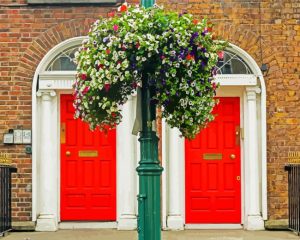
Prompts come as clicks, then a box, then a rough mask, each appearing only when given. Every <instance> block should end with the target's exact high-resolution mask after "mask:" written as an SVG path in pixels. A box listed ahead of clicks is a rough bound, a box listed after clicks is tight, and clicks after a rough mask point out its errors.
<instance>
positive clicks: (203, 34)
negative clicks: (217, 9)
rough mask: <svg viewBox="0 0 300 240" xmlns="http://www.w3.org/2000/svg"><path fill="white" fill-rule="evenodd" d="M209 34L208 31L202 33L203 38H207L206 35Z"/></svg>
mask: <svg viewBox="0 0 300 240" xmlns="http://www.w3.org/2000/svg"><path fill="white" fill-rule="evenodd" d="M207 33H208V31H207V29H205V30H204V31H203V32H202V33H201V35H202V36H203V37H205V35H206V34H207Z"/></svg>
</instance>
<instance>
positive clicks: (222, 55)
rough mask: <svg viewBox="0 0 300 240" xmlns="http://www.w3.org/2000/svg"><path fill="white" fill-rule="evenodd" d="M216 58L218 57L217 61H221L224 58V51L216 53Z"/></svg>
mask: <svg viewBox="0 0 300 240" xmlns="http://www.w3.org/2000/svg"><path fill="white" fill-rule="evenodd" d="M218 57H219V59H223V58H224V51H220V52H218Z"/></svg>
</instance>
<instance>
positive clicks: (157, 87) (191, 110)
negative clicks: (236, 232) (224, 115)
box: [74, 4, 226, 138]
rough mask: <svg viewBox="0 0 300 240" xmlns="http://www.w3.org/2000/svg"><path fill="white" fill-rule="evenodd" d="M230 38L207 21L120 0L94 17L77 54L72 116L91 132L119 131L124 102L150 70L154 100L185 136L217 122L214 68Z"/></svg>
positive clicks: (171, 123) (173, 125) (171, 122)
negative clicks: (224, 37)
mask: <svg viewBox="0 0 300 240" xmlns="http://www.w3.org/2000/svg"><path fill="white" fill-rule="evenodd" d="M225 46H226V43H225V42H223V41H221V40H217V39H215V37H214V34H213V33H212V25H211V23H209V22H208V21H207V20H205V19H204V20H202V21H199V20H196V19H194V18H193V16H192V15H190V14H178V13H174V12H166V11H164V10H163V9H162V8H160V7H158V6H156V5H155V6H154V7H152V8H147V9H145V8H143V7H139V6H128V5H127V4H123V5H122V6H121V7H120V8H119V12H117V13H110V14H109V18H102V19H100V20H97V21H96V22H95V23H94V24H93V25H92V27H91V30H90V32H89V35H88V38H87V39H86V40H84V41H83V43H82V46H81V47H80V49H79V51H78V52H77V53H76V54H75V58H76V63H77V75H76V82H75V84H74V96H75V101H74V106H75V109H76V113H75V117H77V118H78V117H79V118H82V119H83V120H84V121H86V122H88V123H89V124H90V127H91V129H95V128H97V127H99V128H100V130H103V129H105V128H107V126H108V127H110V128H114V127H115V126H116V125H117V124H119V123H120V122H121V119H122V115H121V107H120V106H121V105H123V104H124V103H125V102H126V101H127V99H128V96H129V95H130V94H132V93H133V92H135V91H136V88H137V87H140V86H141V82H142V78H143V77H145V74H147V75H151V76H152V77H151V78H149V79H150V80H149V82H148V84H149V85H150V86H152V87H153V89H154V94H153V97H152V100H151V104H157V105H158V106H160V107H162V116H163V117H165V119H166V122H167V123H168V124H169V125H170V126H171V127H177V128H179V130H180V131H181V132H182V135H183V136H184V137H186V138H194V137H195V135H196V134H197V133H198V132H199V131H200V129H201V128H203V127H205V126H206V125H207V123H208V122H210V121H211V120H213V118H214V117H213V115H212V109H213V107H214V106H215V104H216V100H215V99H214V96H215V91H216V88H217V84H216V83H215V82H214V79H213V76H214V74H215V65H216V64H217V62H218V59H219V58H220V57H222V50H223V49H224V48H225Z"/></svg>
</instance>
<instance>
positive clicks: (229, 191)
mask: <svg viewBox="0 0 300 240" xmlns="http://www.w3.org/2000/svg"><path fill="white" fill-rule="evenodd" d="M214 114H216V118H215V120H214V121H213V122H211V123H210V124H209V126H208V127H207V128H206V129H204V130H202V131H201V132H200V133H199V134H198V135H197V136H196V138H195V139H194V140H191V141H188V140H186V142H185V149H186V150H185V159H186V174H185V175H186V179H185V180H186V181H185V182H186V223H241V182H240V173H241V169H240V168H241V163H240V161H241V159H240V143H239V141H240V139H239V128H240V99H239V98H238V97H226V98H225V97H224V98H220V103H219V104H218V105H217V106H216V107H215V109H214Z"/></svg>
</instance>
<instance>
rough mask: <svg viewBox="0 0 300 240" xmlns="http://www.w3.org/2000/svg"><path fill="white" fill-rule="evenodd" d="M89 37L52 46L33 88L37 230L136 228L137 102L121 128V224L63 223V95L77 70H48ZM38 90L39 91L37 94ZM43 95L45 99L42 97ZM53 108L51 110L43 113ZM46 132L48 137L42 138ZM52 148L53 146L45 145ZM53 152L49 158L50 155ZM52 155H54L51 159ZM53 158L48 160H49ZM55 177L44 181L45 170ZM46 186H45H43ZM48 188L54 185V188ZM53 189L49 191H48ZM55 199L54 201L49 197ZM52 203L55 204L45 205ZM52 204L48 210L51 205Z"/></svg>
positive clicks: (127, 109)
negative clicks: (133, 131)
mask: <svg viewBox="0 0 300 240" xmlns="http://www.w3.org/2000/svg"><path fill="white" fill-rule="evenodd" d="M85 38H86V37H76V38H72V39H68V40H66V41H63V42H62V43H60V44H58V45H57V46H55V47H54V48H52V49H51V50H50V51H49V52H48V53H47V54H46V55H45V57H44V58H43V59H42V61H41V62H40V64H39V65H38V67H37V69H36V72H35V75H34V79H33V84H32V145H33V152H32V187H33V189H32V221H37V226H36V230H38V231H55V230H57V229H58V228H59V227H61V228H74V227H88V228H93V227H96V228H99V227H105V228H107V227H117V228H118V229H123V230H130V229H135V228H136V209H137V207H136V173H135V166H136V163H137V154H136V143H137V141H136V136H132V134H131V131H132V127H133V117H134V116H133V114H132V113H133V112H134V106H135V105H134V104H135V103H134V101H133V97H130V98H129V100H128V102H127V103H126V104H125V105H124V106H123V108H122V115H123V121H122V123H121V124H120V125H119V126H118V127H117V146H116V149H117V163H116V165H117V169H116V171H117V174H116V175H117V186H116V187H117V196H116V197H117V206H116V208H117V216H116V218H117V219H116V222H115V223H112V224H110V223H93V224H91V223H82V224H79V225H78V224H74V223H72V224H65V223H64V224H61V225H59V222H60V215H59V212H60V206H59V204H60V194H59V193H60V141H59V139H60V131H59V129H60V94H62V93H71V92H72V84H73V82H74V80H75V74H76V73H75V72H73V71H46V68H47V66H48V65H49V63H50V62H51V61H52V60H53V59H54V58H55V57H56V56H57V55H59V54H60V53H61V52H63V51H64V50H65V49H68V48H70V47H73V46H77V45H80V44H81V42H82V40H83V39H85ZM37 86H38V92H37ZM37 96H40V98H39V99H37ZM44 107H47V109H49V110H50V111H43V108H44ZM41 131H42V132H43V133H44V134H43V135H44V136H47V137H46V138H45V137H43V136H41V134H40V133H41ZM41 146H47V147H44V148H43V147H41ZM47 154H48V155H47ZM49 154H50V155H49ZM46 155H47V156H49V157H47V158H45V157H44V156H46ZM46 167H47V169H48V171H51V172H50V173H49V176H52V177H48V178H47V179H44V178H43V176H41V174H40V173H41V172H43V171H44V172H47V171H46V169H45V168H46ZM40 185H41V186H40ZM45 186H49V188H48V187H47V189H46V187H45ZM45 189H46V190H47V191H46V190H45ZM50 195H51V196H52V198H51V199H49V197H47V196H50ZM45 203H50V204H45ZM46 205H47V207H46Z"/></svg>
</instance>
